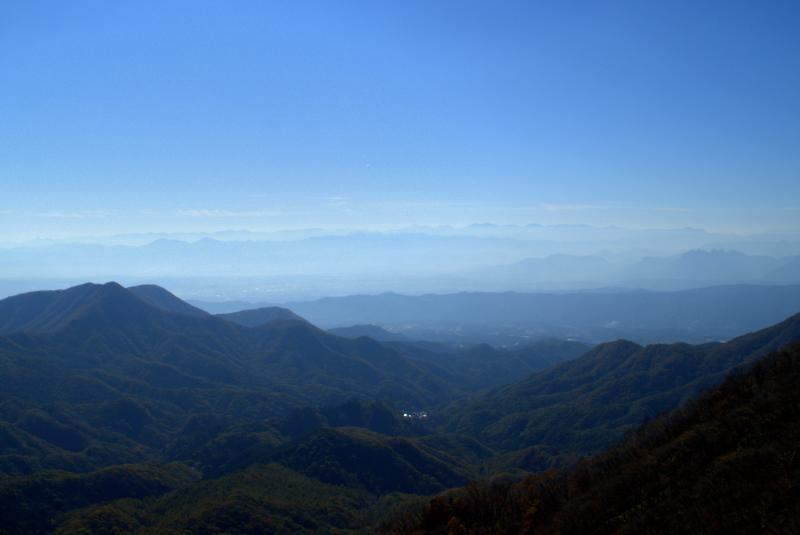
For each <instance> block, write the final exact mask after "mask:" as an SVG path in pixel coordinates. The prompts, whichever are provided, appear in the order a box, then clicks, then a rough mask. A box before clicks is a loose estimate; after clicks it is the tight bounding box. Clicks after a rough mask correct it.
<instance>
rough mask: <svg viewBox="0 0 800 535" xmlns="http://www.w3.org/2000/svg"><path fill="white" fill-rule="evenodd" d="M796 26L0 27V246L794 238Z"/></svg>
mask: <svg viewBox="0 0 800 535" xmlns="http://www.w3.org/2000/svg"><path fill="white" fill-rule="evenodd" d="M798 28H800V2H797V1H769V0H764V1H746V2H745V1H736V0H724V1H722V0H721V1H717V2H714V1H712V2H703V1H698V0H691V1H682V0H670V1H665V2H647V1H640V0H637V1H631V2H605V1H586V2H580V1H563V0H560V1H555V2H539V1H534V0H526V1H520V2H514V1H488V0H486V1H482V2H476V1H464V0H461V1H436V0H425V1H419V2H413V1H380V0H377V1H346V0H343V1H332V0H320V1H318V2H305V1H298V0H287V1H281V2H270V1H232V2H221V1H199V0H192V1H185V2H183V1H169V2H164V1H154V2H149V1H142V0H136V1H128V2H109V1H97V2H88V1H75V2H63V1H51V2H44V1H42V2H39V1H31V0H19V1H16V0H6V1H4V2H2V3H0V238H9V237H11V238H14V237H19V238H23V237H24V238H28V237H33V236H42V237H44V236H63V235H68V234H70V233H73V234H92V233H95V234H109V233H115V232H138V231H143V230H146V231H170V230H175V231H178V230H180V231H185V230H195V229H196V230H214V229H223V228H251V229H257V230H264V229H271V228H291V227H305V226H327V227H343V226H359V227H374V228H379V227H386V226H403V225H407V224H447V223H449V224H466V223H472V222H479V221H491V222H497V223H528V222H538V223H590V224H598V225H605V224H619V225H627V226H638V227H643V226H655V227H676V226H687V225H688V226H697V227H704V228H708V229H712V230H737V231H741V232H758V231H764V230H791V231H798V230H800V31H798Z"/></svg>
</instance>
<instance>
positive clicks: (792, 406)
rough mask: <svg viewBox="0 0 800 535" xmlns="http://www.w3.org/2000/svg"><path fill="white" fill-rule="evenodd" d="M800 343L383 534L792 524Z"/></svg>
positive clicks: (799, 502) (797, 476) (705, 529)
mask: <svg viewBox="0 0 800 535" xmlns="http://www.w3.org/2000/svg"><path fill="white" fill-rule="evenodd" d="M798 382H800V345H797V344H795V345H792V346H789V347H787V348H786V349H783V350H780V351H778V352H777V353H775V354H771V355H769V356H767V357H765V358H763V359H762V360H761V361H759V362H758V363H757V364H756V365H755V366H754V367H753V368H752V369H751V370H750V371H749V372H748V373H746V374H739V375H735V376H733V377H731V378H729V379H728V380H727V381H725V382H724V383H723V384H722V385H720V386H718V387H716V388H714V389H712V390H711V391H708V392H706V393H704V394H702V395H701V396H699V397H698V398H696V399H695V400H693V401H692V402H691V403H689V404H687V405H686V406H685V407H683V408H681V409H678V410H676V411H674V412H672V413H670V414H668V415H665V416H662V417H660V418H658V419H656V420H654V421H652V422H650V423H649V424H647V425H646V426H644V427H642V428H641V429H639V430H637V431H636V432H635V433H632V434H631V435H629V436H628V437H627V438H626V439H625V440H624V441H623V442H622V443H621V444H619V445H618V446H615V447H613V448H611V449H610V450H608V451H607V452H604V453H602V454H600V455H598V456H596V457H593V458H591V459H588V460H586V461H583V462H581V463H580V464H579V465H577V466H576V467H575V468H573V469H571V470H568V471H566V472H563V473H558V472H555V471H549V472H545V473H543V474H539V475H534V476H531V477H529V478H527V479H525V480H523V481H521V482H518V483H510V482H508V481H503V480H496V481H493V482H491V481H490V482H486V483H480V484H478V483H473V484H471V485H469V486H467V487H465V488H462V489H459V490H456V491H451V492H449V493H447V494H444V495H442V496H440V497H437V498H435V499H434V500H432V501H430V502H429V503H428V504H427V505H425V506H424V507H423V508H421V509H412V510H411V511H410V512H407V513H405V514H402V515H399V516H397V517H395V518H394V519H393V520H391V521H390V522H388V523H387V524H386V525H384V527H383V529H382V530H381V532H382V533H384V534H401V533H402V534H404V535H408V534H415V533H418V534H422V533H428V534H439V533H441V534H451V533H465V534H466V533H487V534H488V533H493V534H498V535H502V534H518V533H540V534H557V533H558V534H576V535H578V534H586V533H595V534H604V533H617V534H627V533H630V534H634V533H709V534H710V533H720V534H722V533H742V534H751V533H776V534H783V533H786V534H788V533H798V532H799V531H800V493H798V489H799V488H800V462H798V455H797V452H798V444H799V443H800V389H798V388H797V385H798Z"/></svg>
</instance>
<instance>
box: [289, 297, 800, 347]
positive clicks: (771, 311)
mask: <svg viewBox="0 0 800 535" xmlns="http://www.w3.org/2000/svg"><path fill="white" fill-rule="evenodd" d="M286 306H287V307H288V308H289V309H291V310H292V311H293V312H295V313H297V314H299V315H300V316H302V317H304V318H306V319H308V320H309V321H310V322H312V323H314V324H316V325H320V326H322V327H325V328H334V327H345V326H350V325H359V324H374V325H378V326H381V327H383V328H386V329H389V330H391V331H392V332H396V333H401V334H404V335H406V336H408V337H409V338H412V339H421V340H432V341H441V342H447V343H465V344H470V343H480V342H489V343H492V344H495V345H513V344H519V343H525V341H528V342H530V341H531V340H536V339H539V338H544V337H558V338H573V339H579V340H585V341H589V342H599V341H605V340H612V339H615V338H628V339H632V340H634V341H637V342H642V343H648V342H662V341H664V342H669V341H676V340H683V341H690V342H703V341H715V340H725V339H728V338H731V337H733V336H736V335H737V334H739V333H742V332H746V331H749V330H754V329H759V328H762V327H765V326H767V325H769V324H771V323H775V322H777V321H780V319H781V318H785V317H787V316H789V315H791V314H793V313H795V312H797V311H798V310H800V285H791V286H766V285H731V286H716V287H709V288H699V289H692V290H684V291H677V292H654V291H644V290H636V291H630V290H619V289H617V290H607V291H594V292H574V293H559V294H556V293H514V292H503V293H458V294H445V295H421V296H410V295H398V294H380V295H354V296H348V297H331V298H325V299H320V300H317V301H310V302H295V303H288V304H286Z"/></svg>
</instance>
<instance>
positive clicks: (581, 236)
mask: <svg viewBox="0 0 800 535" xmlns="http://www.w3.org/2000/svg"><path fill="white" fill-rule="evenodd" d="M0 253H2V254H0V295H11V294H15V293H19V292H22V291H27V290H30V289H35V288H42V287H51V288H54V287H62V288H63V287H66V286H71V285H74V284H75V283H76V282H78V281H83V280H87V279H98V278H99V279H104V278H111V277H113V278H115V279H117V280H122V281H123V282H124V283H125V284H126V285H131V286H133V285H138V284H143V283H152V282H154V281H155V282H157V283H159V284H161V285H164V286H167V287H169V288H171V289H172V290H173V291H174V292H176V293H178V294H179V295H181V296H183V297H186V298H191V299H195V300H200V301H247V302H253V303H270V304H276V303H281V302H287V301H298V300H309V299H315V298H319V297H325V296H337V295H347V294H353V293H382V292H386V291H394V292H400V293H408V294H422V293H452V292H457V291H462V290H470V291H491V292H494V291H506V290H513V291H561V290H580V289H587V288H601V287H607V286H620V287H626V288H642V289H655V290H678V289H687V288H695V287H700V286H709V285H720V284H733V283H760V284H774V283H782V284H788V283H800V269H799V266H800V265H798V264H797V258H798V255H800V236H793V235H759V236H750V237H742V236H735V235H724V234H714V233H709V232H705V231H702V230H698V229H670V230H658V229H651V230H647V229H645V230H631V229H622V228H616V227H604V228H601V227H590V226H580V225H577V226H570V225H562V226H541V225H524V226H513V225H490V224H485V225H470V226H466V227H460V228H453V227H412V228H406V229H401V230H397V231H382V232H367V231H346V230H336V231H329V232H327V233H326V232H325V231H320V230H319V229H308V230H300V231H296V232H295V231H286V232H282V233H255V232H247V231H226V232H220V233H212V234H207V235H206V234H174V235H172V234H170V235H158V234H154V235H141V236H136V235H133V236H128V237H125V236H121V237H117V238H113V239H107V240H99V241H98V240H91V239H87V241H83V242H77V243H72V242H36V243H32V244H26V245H10V244H9V245H6V246H3V247H2V248H0ZM248 308H250V307H248ZM218 311H219V312H232V310H218Z"/></svg>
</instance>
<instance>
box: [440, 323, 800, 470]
mask: <svg viewBox="0 0 800 535" xmlns="http://www.w3.org/2000/svg"><path fill="white" fill-rule="evenodd" d="M797 340H800V315H797V316H793V317H791V318H789V319H787V320H785V321H783V322H781V323H780V324H778V325H775V326H773V327H770V328H768V329H764V330H762V331H758V332H756V333H751V334H748V335H745V336H741V337H739V338H735V339H733V340H731V341H729V342H725V343H721V344H704V345H697V346H692V345H688V344H668V345H667V344H658V345H651V346H646V347H642V346H639V345H637V344H634V343H632V342H627V341H624V340H620V341H616V342H611V343H606V344H601V345H599V346H597V347H595V348H594V349H592V350H591V351H589V352H588V353H587V354H586V355H584V356H583V357H581V358H579V359H576V360H573V361H569V362H566V363H563V364H559V365H557V366H553V367H551V368H548V369H546V370H544V371H542V372H539V373H537V374H534V375H532V376H530V377H529V378H528V379H526V380H524V381H521V382H518V383H514V384H511V385H508V386H505V387H501V388H499V389H496V390H494V391H492V392H490V393H488V394H487V395H486V396H484V397H481V398H478V399H477V400H474V401H471V402H468V403H466V404H457V405H456V406H455V407H453V408H451V412H450V413H449V414H450V418H451V419H450V420H449V421H448V422H447V424H446V426H445V427H446V428H447V429H448V430H450V431H453V432H459V433H463V434H468V435H472V436H475V437H476V438H479V439H480V440H481V441H483V442H484V443H486V444H488V445H490V446H493V447H496V448H500V449H503V450H517V449H522V448H531V447H540V448H541V447H545V448H550V449H552V450H554V451H557V452H558V453H560V454H564V453H573V454H576V455H584V454H589V453H595V452H598V451H600V450H601V449H604V448H606V447H608V446H610V445H611V444H613V443H614V442H616V441H617V440H619V439H620V438H621V437H622V435H623V434H624V433H625V431H626V430H628V429H631V428H632V427H635V426H637V425H639V424H641V423H642V422H643V421H645V420H648V419H651V418H653V417H655V416H657V415H658V414H661V413H662V412H665V411H668V410H671V409H673V408H674V407H676V406H677V405H679V404H680V403H681V402H682V401H685V400H687V399H689V398H690V397H691V396H693V395H694V394H696V393H697V392H699V391H701V390H703V389H705V388H708V387H710V386H713V385H714V384H717V383H719V382H720V381H721V380H722V379H723V378H724V376H725V375H726V374H727V373H729V372H730V370H732V369H734V368H735V367H737V366H740V365H746V364H747V363H749V362H752V361H753V360H754V359H756V358H758V357H759V356H762V355H764V354H765V353H767V352H769V351H773V350H775V349H777V348H779V347H781V346H782V345H784V344H786V343H789V342H792V341H797ZM539 460H540V461H542V462H540V463H539V464H538V465H529V466H528V468H529V469H545V468H547V467H548V466H549V463H548V459H547V457H546V456H545V457H544V458H539Z"/></svg>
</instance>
